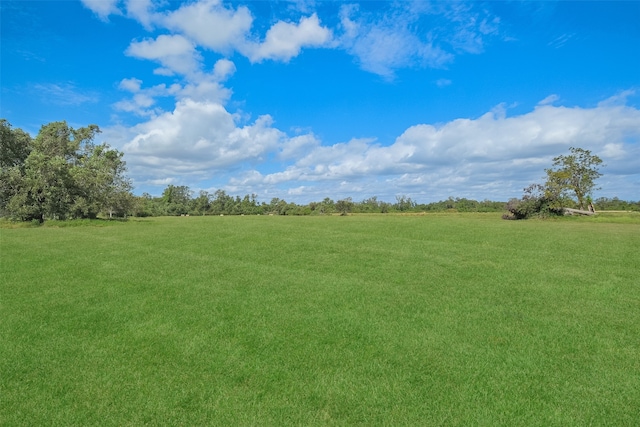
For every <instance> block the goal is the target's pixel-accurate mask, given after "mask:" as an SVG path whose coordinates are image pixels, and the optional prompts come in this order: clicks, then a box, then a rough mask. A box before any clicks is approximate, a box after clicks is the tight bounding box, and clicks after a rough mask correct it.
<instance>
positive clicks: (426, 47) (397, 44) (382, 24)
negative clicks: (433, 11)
mask: <svg viewBox="0 0 640 427" xmlns="http://www.w3.org/2000/svg"><path fill="white" fill-rule="evenodd" d="M358 11H359V10H358V8H357V7H356V6H353V5H345V6H343V7H342V8H341V10H340V22H341V26H342V29H343V31H344V34H343V36H342V38H341V40H340V45H341V46H342V47H343V48H344V49H346V50H347V52H349V53H350V54H352V55H354V56H355V57H356V58H358V61H359V62H360V66H361V67H362V68H363V69H364V70H366V71H370V72H372V73H376V74H379V75H381V76H385V77H388V78H391V77H393V75H394V71H395V70H396V69H399V68H403V67H411V66H414V65H421V66H428V67H434V68H438V67H442V66H443V65H445V64H447V63H448V62H451V60H452V59H453V55H451V54H450V53H447V52H445V51H444V50H442V49H441V48H439V47H437V46H434V45H433V43H432V42H431V41H430V40H425V39H424V38H421V37H419V36H418V35H417V34H415V31H414V30H413V29H412V25H413V24H414V23H415V21H416V19H417V16H416V15H414V14H413V13H410V12H409V11H408V10H395V11H391V12H389V14H388V15H383V16H381V17H376V18H372V17H370V16H367V15H362V14H361V15H359V17H358V18H354V15H356V13H357V12H358Z"/></svg>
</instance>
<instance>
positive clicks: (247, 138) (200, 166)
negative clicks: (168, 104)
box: [123, 98, 284, 179]
mask: <svg viewBox="0 0 640 427" xmlns="http://www.w3.org/2000/svg"><path fill="white" fill-rule="evenodd" d="M235 119H236V118H235V117H234V116H233V115H232V114H230V113H229V112H228V111H227V110H226V109H225V108H224V107H223V106H222V105H221V104H218V103H212V102H197V101H194V100H192V99H189V98H187V99H185V100H182V101H179V102H177V103H176V106H175V109H174V110H173V111H171V112H165V113H163V114H160V115H158V116H156V117H153V118H151V119H150V120H148V121H146V122H144V123H141V124H139V125H136V126H134V127H133V128H131V129H130V130H129V132H128V133H129V134H130V135H134V136H133V137H130V140H129V141H128V142H127V143H125V144H124V145H123V151H124V152H125V153H126V154H127V157H128V158H129V159H130V160H129V162H130V163H131V164H132V165H135V166H136V167H139V168H141V170H143V171H144V174H146V175H153V176H152V178H153V179H164V178H166V177H168V176H169V177H171V176H176V175H179V176H185V175H197V176H208V175H210V174H212V173H214V172H215V171H220V170H226V169H228V168H234V167H237V166H238V165H239V164H242V163H243V162H249V163H251V162H258V161H260V160H261V159H263V157H264V156H265V155H266V154H267V153H269V152H274V151H277V148H278V146H279V144H280V143H281V140H282V139H283V137H284V134H283V133H282V132H281V131H279V130H277V129H275V128H273V127H272V126H271V125H272V119H271V117H269V116H261V117H259V118H258V119H257V120H256V121H255V122H254V123H253V124H250V125H245V126H237V125H236V122H235Z"/></svg>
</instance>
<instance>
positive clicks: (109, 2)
mask: <svg viewBox="0 0 640 427" xmlns="http://www.w3.org/2000/svg"><path fill="white" fill-rule="evenodd" d="M81 1H82V4H83V5H84V6H85V7H86V8H87V9H89V10H91V11H92V12H93V13H95V14H96V15H98V17H99V18H100V19H101V20H103V21H106V20H107V19H108V17H109V15H111V14H115V15H118V14H120V10H119V9H118V1H119V0H81Z"/></svg>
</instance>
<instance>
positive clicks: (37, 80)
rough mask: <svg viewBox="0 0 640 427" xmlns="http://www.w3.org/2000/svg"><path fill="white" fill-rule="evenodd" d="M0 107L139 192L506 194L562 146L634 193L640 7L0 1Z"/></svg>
mask: <svg viewBox="0 0 640 427" xmlns="http://www.w3.org/2000/svg"><path fill="white" fill-rule="evenodd" d="M0 7H1V13H2V15H1V18H2V27H1V31H2V34H1V38H2V41H1V43H2V46H1V47H2V49H1V55H2V58H1V60H2V62H1V79H2V80H1V84H2V92H1V96H2V98H1V104H0V108H1V112H0V116H1V117H3V118H6V119H7V120H9V122H10V123H11V124H12V125H13V126H14V127H19V128H22V129H24V130H26V131H28V132H30V133H31V134H32V136H35V135H36V134H37V132H38V129H39V128H40V126H41V125H43V124H45V123H49V122H52V121H57V120H66V121H67V122H68V123H69V124H70V125H72V126H74V127H81V126H86V125H88V124H97V125H98V126H100V128H101V129H102V131H103V132H102V134H101V135H100V137H99V139H98V142H103V141H105V142H108V143H109V144H110V145H111V146H113V147H116V148H118V149H119V150H121V151H123V152H124V153H125V160H126V161H127V165H128V174H129V176H130V177H131V178H132V180H133V183H134V186H135V193H136V194H142V193H143V192H148V193H151V194H154V195H159V194H160V193H161V192H162V190H163V189H164V188H165V187H166V186H167V185H168V184H174V185H188V186H189V187H190V188H191V189H192V190H194V191H198V190H201V189H203V190H209V191H215V190H216V189H223V190H225V191H227V192H228V193H230V194H232V195H244V194H251V193H255V194H257V195H258V196H259V200H264V201H268V200H270V199H271V198H273V197H279V198H283V199H285V200H287V201H294V202H298V203H307V202H309V201H314V200H315V201H317V200H322V199H324V198H325V197H331V198H334V199H336V200H337V199H340V198H344V197H352V198H353V199H354V200H362V199H365V198H368V197H371V196H377V197H378V198H379V199H381V200H388V201H393V200H395V197H396V196H399V195H405V196H408V197H411V198H413V199H414V200H417V201H419V202H431V201H437V200H442V199H446V198H447V197H449V196H453V197H467V198H474V199H479V200H482V199H491V200H507V199H509V198H510V197H517V196H520V195H521V194H522V189H523V188H524V187H525V186H527V185H528V184H530V183H533V182H543V181H544V169H545V168H547V167H549V166H550V165H551V159H552V158H553V157H554V156H557V155H560V154H566V153H568V149H569V147H572V146H577V147H582V148H585V149H589V150H591V151H592V152H593V153H595V154H597V155H599V156H600V157H602V158H603V160H604V162H605V164H606V167H605V168H603V169H602V172H603V174H604V175H603V177H602V178H601V179H600V180H599V182H598V183H599V185H600V186H601V187H602V188H601V189H600V190H598V191H597V192H596V193H595V196H596V197H600V196H605V197H620V198H623V199H627V200H638V199H640V25H638V22H640V2H636V1H628V2H616V1H607V2H593V1H589V2H578V1H558V2H554V1H544V2H523V1H490V2H479V1H473V2H464V1H460V2H442V1H435V2H426V1H415V2H411V1H396V2H372V1H363V2H337V1H336V2H330V1H291V2H266V1H259V2H221V1H217V0H200V1H190V2H177V1H154V0H82V1H34V2H31V1H17V2H13V1H5V0H2V2H1V3H0Z"/></svg>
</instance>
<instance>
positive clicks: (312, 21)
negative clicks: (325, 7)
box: [243, 13, 331, 62]
mask: <svg viewBox="0 0 640 427" xmlns="http://www.w3.org/2000/svg"><path fill="white" fill-rule="evenodd" d="M330 40H331V31H330V30H329V29H328V28H326V27H323V26H322V25H320V20H319V19H318V15H316V14H315V13H314V14H313V15H311V16H309V17H303V18H301V19H300V22H298V24H294V23H291V22H283V21H278V22H276V23H275V24H274V25H273V26H272V27H271V28H270V29H269V30H268V31H267V34H266V37H265V40H264V42H262V43H260V44H249V45H247V46H246V47H245V48H244V49H243V50H245V51H246V52H247V56H249V58H250V59H251V60H252V61H254V62H259V61H262V60H264V59H277V60H281V61H285V62H286V61H289V60H290V59H291V58H293V57H294V56H297V55H298V54H299V53H300V50H301V49H302V48H303V47H319V46H323V45H326V44H327V43H328V42H329V41H330Z"/></svg>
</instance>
